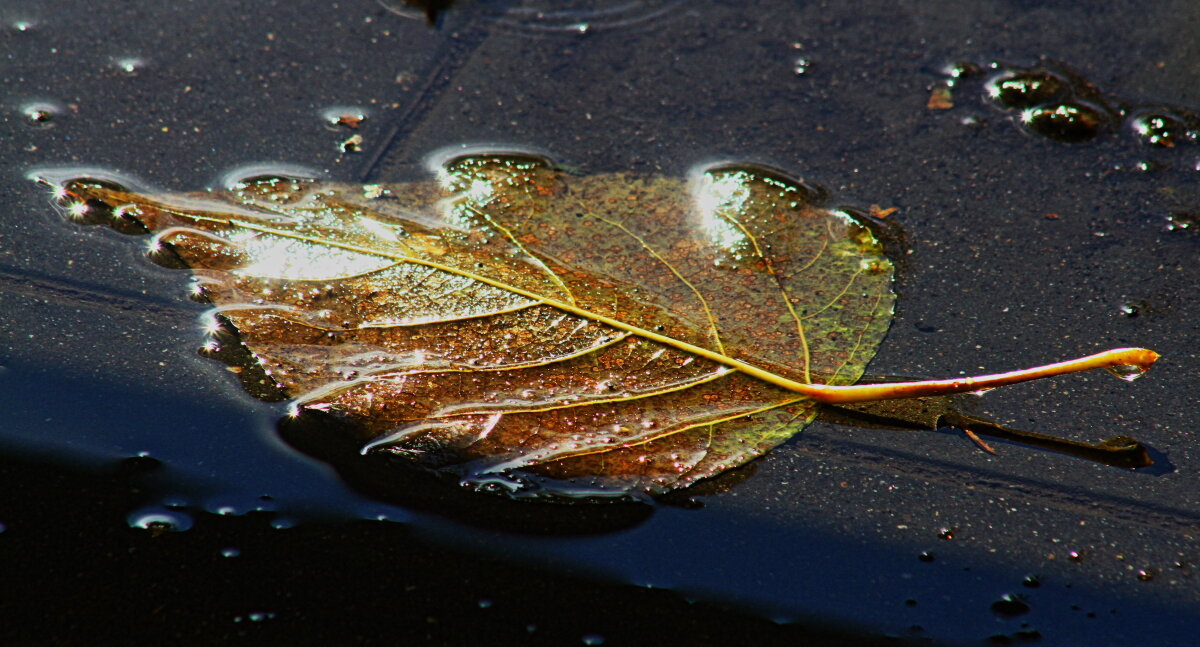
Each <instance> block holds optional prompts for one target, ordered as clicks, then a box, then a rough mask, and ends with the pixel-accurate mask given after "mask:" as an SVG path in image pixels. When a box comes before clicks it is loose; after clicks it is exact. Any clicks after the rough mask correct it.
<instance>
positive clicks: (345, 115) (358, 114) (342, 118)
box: [321, 106, 367, 130]
mask: <svg viewBox="0 0 1200 647" xmlns="http://www.w3.org/2000/svg"><path fill="white" fill-rule="evenodd" d="M321 119H322V120H323V121H324V122H325V125H326V126H328V127H329V128H330V129H333V130H337V129H349V130H358V128H359V127H360V126H362V122H364V121H366V119H367V111H366V110H364V109H363V108H359V107H347V106H335V107H332V108H326V109H325V110H323V111H321Z"/></svg>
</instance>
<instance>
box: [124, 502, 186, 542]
mask: <svg viewBox="0 0 1200 647" xmlns="http://www.w3.org/2000/svg"><path fill="white" fill-rule="evenodd" d="M128 521H129V527H130V528H141V529H142V530H149V531H150V532H151V534H153V535H154V536H158V535H160V534H162V533H164V532H183V531H185V530H188V529H189V528H191V527H192V517H191V516H190V515H188V514H185V513H183V512H179V511H177V510H168V509H167V508H164V507H159V506H153V507H149V508H142V509H141V510H138V511H136V512H134V513H133V514H130V515H129V518H128Z"/></svg>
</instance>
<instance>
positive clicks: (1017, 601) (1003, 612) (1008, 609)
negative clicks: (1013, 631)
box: [992, 593, 1030, 618]
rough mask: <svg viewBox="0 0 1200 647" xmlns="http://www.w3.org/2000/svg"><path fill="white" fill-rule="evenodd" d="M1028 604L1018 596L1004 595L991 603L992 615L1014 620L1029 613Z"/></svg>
mask: <svg viewBox="0 0 1200 647" xmlns="http://www.w3.org/2000/svg"><path fill="white" fill-rule="evenodd" d="M1029 610H1030V607H1029V603H1028V602H1026V601H1025V599H1024V598H1023V597H1022V596H1020V595H1013V594H1011V593H1005V594H1004V595H1003V596H1001V598H1000V599H999V600H996V601H995V602H993V603H992V613H995V614H996V615H998V616H1000V617H1002V618H1015V617H1017V616H1021V615H1025V614H1026V613H1029Z"/></svg>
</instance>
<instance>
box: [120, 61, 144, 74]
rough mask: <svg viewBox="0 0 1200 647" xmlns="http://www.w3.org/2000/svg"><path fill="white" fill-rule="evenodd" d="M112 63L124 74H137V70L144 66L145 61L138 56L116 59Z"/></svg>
mask: <svg viewBox="0 0 1200 647" xmlns="http://www.w3.org/2000/svg"><path fill="white" fill-rule="evenodd" d="M113 65H115V66H116V68H117V69H118V70H121V71H122V72H124V73H126V74H137V71H138V70H140V69H142V68H143V67H145V66H146V62H145V61H143V60H142V59H140V58H135V57H126V58H118V59H116V60H115V61H113Z"/></svg>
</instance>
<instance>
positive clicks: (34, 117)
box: [21, 103, 62, 128]
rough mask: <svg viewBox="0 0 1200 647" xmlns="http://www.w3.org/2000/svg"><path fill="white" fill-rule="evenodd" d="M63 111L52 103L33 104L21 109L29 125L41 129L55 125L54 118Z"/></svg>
mask: <svg viewBox="0 0 1200 647" xmlns="http://www.w3.org/2000/svg"><path fill="white" fill-rule="evenodd" d="M61 112H62V111H61V110H60V109H59V108H58V106H56V105H54V104H50V103H31V104H29V105H26V106H25V107H23V108H21V113H22V114H24V115H25V119H26V120H28V122H29V123H31V124H33V125H34V126H37V127H39V128H49V127H50V126H53V125H54V118H55V117H57V116H58V115H59V114H60V113H61Z"/></svg>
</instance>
